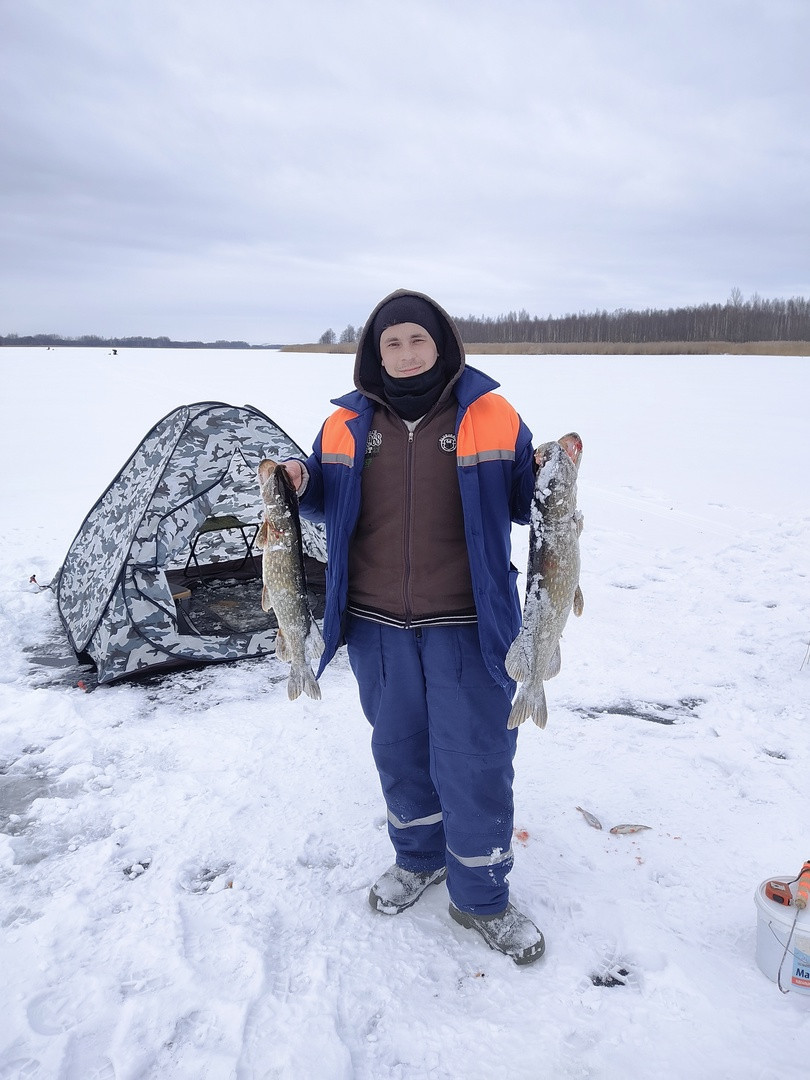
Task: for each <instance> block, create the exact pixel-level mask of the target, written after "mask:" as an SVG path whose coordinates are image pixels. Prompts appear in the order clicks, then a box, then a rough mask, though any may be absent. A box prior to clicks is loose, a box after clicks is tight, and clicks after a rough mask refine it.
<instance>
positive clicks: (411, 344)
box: [380, 322, 439, 379]
mask: <svg viewBox="0 0 810 1080" xmlns="http://www.w3.org/2000/svg"><path fill="white" fill-rule="evenodd" d="M380 357H381V358H382V366H383V367H384V368H385V370H386V371H387V372H388V374H389V375H390V376H391V378H392V379H408V378H410V377H411V376H412V375H421V374H422V372H423V371H429V370H430V368H432V367H433V365H434V364H435V363H436V361H437V359H438V357H439V353H438V350H437V349H436V342H435V341H434V340H433V338H432V337H431V336H430V334H429V333H428V332H427V330H425V328H424V326H420V325H419V324H418V323H413V322H403V323H397V324H396V325H395V326H389V327H388V328H387V329H386V330H383V332H382V336H381V337H380Z"/></svg>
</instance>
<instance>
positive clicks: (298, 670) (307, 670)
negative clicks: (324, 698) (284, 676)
mask: <svg viewBox="0 0 810 1080" xmlns="http://www.w3.org/2000/svg"><path fill="white" fill-rule="evenodd" d="M302 692H303V693H304V694H306V695H307V696H308V697H311V698H315V700H316V701H319V700H320V697H321V688H320V686H318V680H317V679H316V678H315V676H314V674H313V672H312V668H311V667H310V666H309V664H307V663H306V662H304V661H301V662H299V663H297V664H296V663H294V664H293V665H292V667H291V668H290V677H289V679H288V680H287V696H288V697H289V699H290V701H295V699H296V698H297V697H300V696H301V693H302Z"/></svg>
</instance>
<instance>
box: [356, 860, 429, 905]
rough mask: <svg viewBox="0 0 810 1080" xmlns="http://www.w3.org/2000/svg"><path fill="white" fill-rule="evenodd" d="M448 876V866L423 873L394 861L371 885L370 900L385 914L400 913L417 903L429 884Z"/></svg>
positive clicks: (370, 902)
mask: <svg viewBox="0 0 810 1080" xmlns="http://www.w3.org/2000/svg"><path fill="white" fill-rule="evenodd" d="M446 877H447V867H445V866H440V867H439V869H438V870H428V871H426V872H425V873H423V874H417V873H414V872H413V871H412V870H405V869H404V868H403V867H401V866H397V864H396V863H394V865H393V866H389V868H388V869H387V870H386V871H385V873H384V874H383V875H382V877H381V878H380V879H379V880H378V881H377V882H375V884H374V885H372V886H371V892H370V893H369V894H368V902H369V904H371V906H372V907H373V908H374V910H375V911H380V912H382V914H383V915H399V913H400V911H405V909H406V908H409V907H410V906H411V905H412V904H415V903H416V901H417V900H418V899H419V897H420V896H421V895H422V893H423V892H424V891H425V889H426V888H427V887H428V885H438V884H439V882H440V881H444V879H445V878H446Z"/></svg>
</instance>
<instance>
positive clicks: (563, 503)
mask: <svg viewBox="0 0 810 1080" xmlns="http://www.w3.org/2000/svg"><path fill="white" fill-rule="evenodd" d="M581 459H582V439H581V438H580V437H579V435H577V433H576V432H575V431H570V432H569V433H568V434H567V435H563V436H562V437H561V438H560V439H558V440H557V441H556V442H548V443H543V444H542V445H541V446H538V447H537V449H536V450H535V452H534V460H535V461H536V463H537V465H538V470H537V475H536V476H535V478H534V493H535V499H536V501H537V502H538V503H539V504H540V505H541V506H543V508H544V512H545V513H547V514H553V513H555V512H556V513H558V514H562V513H565V512H566V511H571V512H573V511H574V510H575V508H576V500H577V473H578V472H579V463H580V461H581Z"/></svg>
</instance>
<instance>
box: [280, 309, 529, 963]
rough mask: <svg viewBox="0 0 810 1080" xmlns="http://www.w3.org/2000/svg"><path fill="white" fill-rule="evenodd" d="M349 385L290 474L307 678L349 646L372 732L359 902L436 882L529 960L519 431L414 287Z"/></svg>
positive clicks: (371, 328)
mask: <svg viewBox="0 0 810 1080" xmlns="http://www.w3.org/2000/svg"><path fill="white" fill-rule="evenodd" d="M354 382H355V386H356V387H357V389H356V390H355V391H354V392H352V393H350V394H347V395H346V396H344V397H341V398H338V399H336V400H335V401H334V402H333V404H335V405H336V406H338V408H337V411H336V412H334V413H332V415H331V416H330V417H329V418H328V419H327V421H326V423H325V424H324V426H323V428H322V429H321V431H320V433H319V435H318V438H317V440H316V441H315V445H314V453H313V454H312V455H311V456H310V457H309V458H308V460H307V461H306V462H299V461H288V462H286V463H285V464H286V468H287V471H288V473H289V474H290V477H291V479H292V480H293V483H294V484H295V486H296V488H297V490H298V492H299V496H300V509H301V513H302V514H303V515H304V516H305V517H309V518H311V519H312V520H313V521H325V523H326V534H327V544H328V556H329V569H328V573H327V595H326V609H325V614H324V633H323V636H324V640H325V642H326V650H325V652H324V654H323V657H322V660H321V668H320V671H323V668H324V667H325V666H326V664H327V663H328V662H329V661H330V660H331V658H332V657H333V656H334V654H335V651H336V650H337V648H338V646H339V645H340V644H341V643H342V642H343V641H345V642H346V644H347V646H348V652H349V661H350V663H351V667H352V670H353V672H354V674H355V677H356V678H357V682H358V686H359V690H360V701H361V704H362V707H363V711H364V713H365V715H366V717H367V719H368V720H369V722H370V724H371V725H372V728H373V733H372V739H371V745H372V751H373V754H374V761H375V764H376V766H377V770H378V772H379V776H380V783H381V785H382V790H383V794H384V796H385V801H386V805H387V807H388V832H389V836H390V838H391V842H392V843H393V846H394V850H395V852H396V862H395V864H394V865H393V866H392V867H390V869H388V870H386V871H385V873H384V874H383V875H382V876H381V877H380V878H379V880H378V881H377V882H376V883H375V884H374V885H373V886H372V889H371V892H370V895H369V902H370V903H371V906H372V907H373V908H374V909H375V910H376V911H379V912H382V913H383V914H386V915H396V914H399V913H400V912H402V911H405V909H406V908H409V907H410V906H411V905H412V904H414V903H416V901H417V900H418V899H419V897H420V896H421V895H422V893H423V892H424V891H425V890H426V889H427V888H428V886H430V885H433V884H437V883H439V882H441V881H444V880H445V878H446V879H447V888H448V891H449V894H450V915H451V916H452V918H453V919H454V920H455V921H456V922H457V923H460V924H461V925H462V926H465V927H469V928H471V929H474V930H477V931H478V932H479V933H480V934H481V935H482V936H483V938H484V939H485V940H486V942H487V944H488V945H490V947H491V948H493V949H496V950H498V951H499V952H502V953H505V954H506V955H507V956H510V957H511V958H512V959H513V960H514V961H515V963H517V964H529V963H531V962H532V961H534V960H537V959H539V957H540V956H541V955H542V953H543V948H544V942H543V935H542V934H541V933H540V931H539V930H538V929H537V927H536V926H535V925H534V923H532V922H531V921H530V920H529V919H528V918H526V916H525V915H522V914H521V913H520V912H519V911H517V909H516V908H515V907H513V905H512V904H510V903H509V887H508V883H507V874H508V873H509V870H510V869H511V867H512V828H513V800H512V780H513V776H514V770H513V766H512V761H513V758H514V754H515V747H516V741H517V732H516V731H510V730H508V729H507V726H506V723H507V718H508V716H509V710H510V706H511V699H512V695H513V693H514V689H515V684H514V683H513V682H512V680H511V679H510V678H509V677H508V675H507V674H506V670H505V668H504V658H505V656H506V651H507V649H508V647H509V645H510V644H511V642H512V641H513V640H514V638H515V636H516V635H517V632H518V630H519V628H520V621H521V615H520V603H519V600H518V595H517V587H516V577H517V572H516V570H515V569H514V567H513V566H512V565H511V561H510V556H511V542H510V528H511V522H512V521H515V522H518V523H520V524H527V523H528V520H529V512H530V507H531V499H532V490H533V480H534V477H533V467H532V446H531V432H530V431H529V430H528V428H527V427H526V425H525V424H524V423H523V422H522V420H521V419H520V417H519V416H518V414H517V413H516V412H515V410H514V409H513V408H512V406H511V405H509V404H508V402H506V401H505V400H504V398H502V397H500V396H499V395H497V394H495V393H493V391H494V390H495V389H496V387H497V385H498V384H497V383H496V382H495V381H494V380H492V379H490V378H489V377H488V376H486V375H484V374H483V373H482V372H480V371H477V370H476V369H475V368H470V367H467V366H466V365H465V357H464V346H463V344H462V341H461V336H460V335H459V333H458V330H457V328H456V326H455V324H454V323H453V321H452V319H451V318H450V316H449V315H448V314H447V313H446V312H445V311H443V309H442V308H441V307H439V305H438V304H436V303H435V302H434V301H433V300H431V299H430V298H429V297H427V296H425V295H423V294H421V293H415V292H408V291H405V290H400V291H397V292H395V293H392V294H391V295H390V296H388V297H386V298H385V299H384V300H382V301H381V302H380V303H379V304H378V305H377V307H376V308H375V309H374V311H373V312H372V313H371V316H370V317H369V319H368V321H367V323H366V326H365V329H364V330H363V333H362V335H361V337H360V341H359V343H358V346H357V357H356V362H355V369H354ZM320 671H319V674H320Z"/></svg>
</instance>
